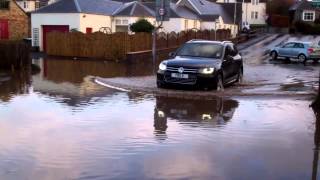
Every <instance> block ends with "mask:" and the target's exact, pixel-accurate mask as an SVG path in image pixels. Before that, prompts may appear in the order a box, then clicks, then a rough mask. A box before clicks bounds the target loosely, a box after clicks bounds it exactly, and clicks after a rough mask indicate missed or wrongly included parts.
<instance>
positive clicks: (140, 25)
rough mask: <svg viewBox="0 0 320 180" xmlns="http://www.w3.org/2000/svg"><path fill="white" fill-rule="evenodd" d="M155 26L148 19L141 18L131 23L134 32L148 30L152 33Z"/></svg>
mask: <svg viewBox="0 0 320 180" xmlns="http://www.w3.org/2000/svg"><path fill="white" fill-rule="evenodd" d="M154 28H155V27H154V26H153V25H152V24H151V23H150V22H149V21H147V20H146V19H139V20H138V21H137V22H135V23H133V24H131V25H130V30H131V31H132V32H148V33H151V32H152V31H153V29H154Z"/></svg>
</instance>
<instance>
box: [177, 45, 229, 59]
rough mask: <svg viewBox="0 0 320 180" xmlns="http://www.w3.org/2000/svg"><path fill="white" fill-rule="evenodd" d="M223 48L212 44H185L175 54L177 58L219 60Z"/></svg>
mask: <svg viewBox="0 0 320 180" xmlns="http://www.w3.org/2000/svg"><path fill="white" fill-rule="evenodd" d="M222 50H223V46H222V45H219V44H212V43H187V44H185V45H184V46H183V47H182V48H181V49H180V50H179V51H178V53H177V56H191V57H204V58H221V57H222Z"/></svg>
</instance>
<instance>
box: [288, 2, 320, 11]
mask: <svg viewBox="0 0 320 180" xmlns="http://www.w3.org/2000/svg"><path fill="white" fill-rule="evenodd" d="M316 9H317V8H316V7H314V6H313V5H312V2H311V1H305V0H302V1H297V2H296V3H295V4H293V5H292V6H291V7H290V9H289V10H290V11H296V10H316Z"/></svg>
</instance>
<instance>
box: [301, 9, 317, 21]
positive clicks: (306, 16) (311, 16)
mask: <svg viewBox="0 0 320 180" xmlns="http://www.w3.org/2000/svg"><path fill="white" fill-rule="evenodd" d="M302 17H303V20H304V21H314V20H315V12H314V11H304V12H303V15H302Z"/></svg>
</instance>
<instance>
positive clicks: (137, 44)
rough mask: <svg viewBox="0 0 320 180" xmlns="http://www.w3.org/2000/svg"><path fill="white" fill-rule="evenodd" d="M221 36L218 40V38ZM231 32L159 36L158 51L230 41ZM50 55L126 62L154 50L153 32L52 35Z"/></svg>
mask: <svg viewBox="0 0 320 180" xmlns="http://www.w3.org/2000/svg"><path fill="white" fill-rule="evenodd" d="M215 34H217V38H215ZM230 34H231V33H230V30H218V31H217V33H215V32H214V31H197V32H195V31H188V32H180V33H174V32H172V33H168V34H166V33H159V34H157V49H164V48H173V47H178V46H180V45H182V44H183V43H185V42H187V41H189V40H191V39H206V40H215V39H217V40H228V39H230ZM46 42H47V45H46V47H47V49H46V51H47V54H48V55H53V56H67V57H86V58H98V59H110V60H114V59H118V60H123V59H125V58H126V54H127V53H130V52H139V51H148V50H151V49H152V35H151V34H150V33H136V34H133V35H129V34H127V33H114V34H104V33H100V32H97V33H92V34H83V33H80V32H70V33H61V32H51V33H49V34H48V36H47V41H46Z"/></svg>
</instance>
